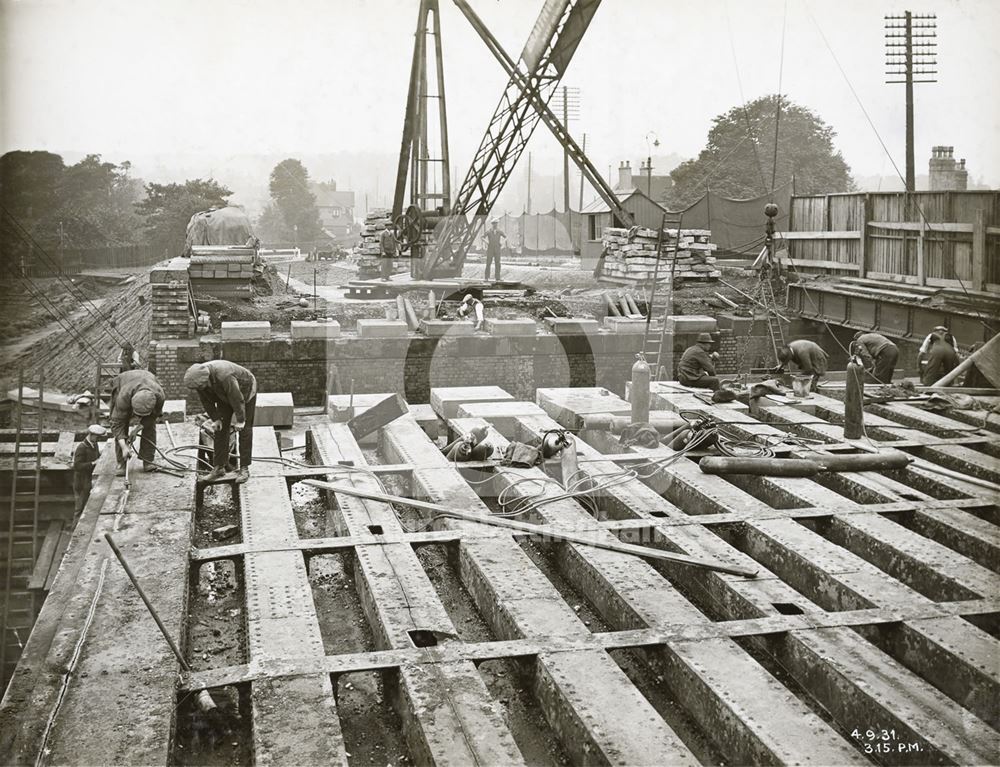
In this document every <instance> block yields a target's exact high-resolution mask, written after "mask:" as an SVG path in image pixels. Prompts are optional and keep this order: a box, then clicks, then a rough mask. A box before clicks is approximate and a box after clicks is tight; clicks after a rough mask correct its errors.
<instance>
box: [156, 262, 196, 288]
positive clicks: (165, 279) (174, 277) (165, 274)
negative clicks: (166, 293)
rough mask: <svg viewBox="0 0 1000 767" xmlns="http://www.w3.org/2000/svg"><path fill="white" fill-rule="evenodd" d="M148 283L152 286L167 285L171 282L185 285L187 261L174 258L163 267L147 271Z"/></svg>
mask: <svg viewBox="0 0 1000 767" xmlns="http://www.w3.org/2000/svg"><path fill="white" fill-rule="evenodd" d="M149 281H150V283H151V284H153V285H168V284H170V283H172V282H175V283H182V284H186V283H187V281H188V260H187V259H186V258H174V259H171V260H170V261H169V262H168V263H167V264H165V265H163V266H154V267H153V268H152V269H150V271H149Z"/></svg>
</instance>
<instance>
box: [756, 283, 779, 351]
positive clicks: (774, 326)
mask: <svg viewBox="0 0 1000 767" xmlns="http://www.w3.org/2000/svg"><path fill="white" fill-rule="evenodd" d="M760 292H761V303H762V304H764V308H765V309H766V310H767V332H768V334H769V335H770V336H771V349H772V351H773V352H774V364H775V365H777V364H779V362H778V349H780V348H781V347H782V346H784V345H785V333H784V331H783V330H782V328H781V320H780V319H779V317H778V313H777V311H776V310H775V308H774V288H773V287H772V286H771V280H770V279H769V278H768V277H767V276H766V275H764V274H762V275H761V278H760Z"/></svg>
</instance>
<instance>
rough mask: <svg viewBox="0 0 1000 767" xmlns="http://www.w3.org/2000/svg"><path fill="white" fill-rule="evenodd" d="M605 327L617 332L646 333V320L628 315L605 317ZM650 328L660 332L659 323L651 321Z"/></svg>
mask: <svg viewBox="0 0 1000 767" xmlns="http://www.w3.org/2000/svg"><path fill="white" fill-rule="evenodd" d="M604 327H605V328H607V329H608V330H611V331H613V332H615V333H645V332H646V320H644V319H643V320H633V319H629V318H628V317H605V318H604ZM649 327H650V330H651V331H652V330H656V332H657V333H659V332H660V326H659V324H658V323H650V326H649Z"/></svg>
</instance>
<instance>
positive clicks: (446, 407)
mask: <svg viewBox="0 0 1000 767" xmlns="http://www.w3.org/2000/svg"><path fill="white" fill-rule="evenodd" d="M513 399H514V398H513V397H512V396H511V395H510V394H508V393H507V392H505V391H504V390H503V389H501V388H500V387H499V386H440V387H437V388H434V389H431V407H432V408H434V412H435V413H437V414H438V415H439V416H441V417H442V418H445V419H447V418H454V417H455V416H456V415H458V408H459V406H460V405H464V404H465V403H467V402H505V401H506V402H510V401H513Z"/></svg>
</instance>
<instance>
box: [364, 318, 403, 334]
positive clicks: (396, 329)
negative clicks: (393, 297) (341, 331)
mask: <svg viewBox="0 0 1000 767" xmlns="http://www.w3.org/2000/svg"><path fill="white" fill-rule="evenodd" d="M408 332H409V328H407V326H406V323H405V322H402V321H401V320H358V337H359V338H405V337H406V335H407V333H408Z"/></svg>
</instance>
